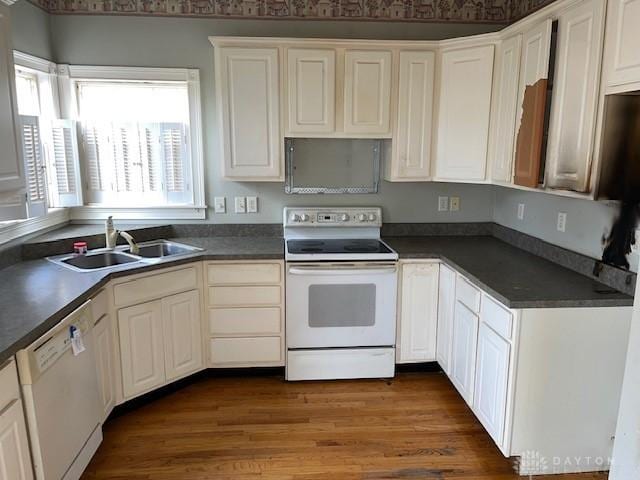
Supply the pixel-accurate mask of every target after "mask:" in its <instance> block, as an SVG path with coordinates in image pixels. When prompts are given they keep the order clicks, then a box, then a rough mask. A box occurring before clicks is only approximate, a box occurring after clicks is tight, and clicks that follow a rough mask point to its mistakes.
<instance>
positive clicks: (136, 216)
mask: <svg viewBox="0 0 640 480" xmlns="http://www.w3.org/2000/svg"><path fill="white" fill-rule="evenodd" d="M56 72H57V78H58V86H59V92H60V117H59V118H63V119H71V120H75V121H77V120H79V115H78V98H77V83H78V82H81V81H84V80H107V81H109V80H113V81H143V82H145V81H146V82H163V81H165V82H176V81H178V82H186V84H187V96H188V102H189V131H188V137H189V149H190V163H191V168H190V170H191V175H190V177H191V178H189V181H190V183H191V185H192V190H193V201H192V203H189V204H186V205H159V206H144V207H122V206H117V205H115V206H110V205H99V204H93V205H83V206H81V207H72V208H71V218H72V219H74V220H75V219H78V220H94V219H103V218H106V217H107V216H109V215H114V216H116V217H117V218H120V219H127V220H141V219H152V220H174V219H204V218H206V211H207V206H206V203H205V187H204V149H203V140H202V137H203V135H202V106H201V96H200V71H199V70H198V69H187V68H155V67H111V66H85V65H66V64H62V65H57V68H56ZM82 168H84V166H82ZM83 183H84V179H83ZM83 191H84V185H83Z"/></svg>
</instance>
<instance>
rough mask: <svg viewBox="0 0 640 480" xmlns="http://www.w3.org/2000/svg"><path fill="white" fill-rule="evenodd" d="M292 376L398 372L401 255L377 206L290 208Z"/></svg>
mask: <svg viewBox="0 0 640 480" xmlns="http://www.w3.org/2000/svg"><path fill="white" fill-rule="evenodd" d="M283 223H284V237H285V260H286V262H287V266H286V275H287V284H286V344H287V362H286V366H287V367H286V378H287V380H321V379H341V378H377V377H392V376H393V375H394V370H395V339H396V338H395V337H396V296H397V275H398V269H397V259H398V254H397V253H396V252H394V251H393V249H391V248H390V247H389V246H388V245H387V244H386V243H384V242H383V241H382V240H380V227H381V226H382V211H381V209H380V208H375V207H353V208H352V207H340V208H337V207H332V208H327V207H322V208H313V207H287V208H285V209H284V222H283Z"/></svg>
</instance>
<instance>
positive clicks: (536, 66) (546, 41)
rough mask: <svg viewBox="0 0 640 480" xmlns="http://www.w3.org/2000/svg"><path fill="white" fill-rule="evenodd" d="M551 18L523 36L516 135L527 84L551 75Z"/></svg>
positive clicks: (532, 83)
mask: <svg viewBox="0 0 640 480" xmlns="http://www.w3.org/2000/svg"><path fill="white" fill-rule="evenodd" d="M552 26H553V22H552V20H551V19H548V20H545V21H544V22H542V23H541V24H539V25H536V26H535V27H533V28H532V29H530V30H528V31H527V32H525V33H524V36H523V38H522V57H521V59H520V79H519V86H518V107H517V109H518V117H517V118H518V120H517V122H516V131H515V133H516V135H517V134H518V129H519V128H520V120H521V119H522V101H523V100H524V91H525V89H526V88H527V86H530V85H534V84H535V83H536V82H537V81H538V80H540V79H542V78H548V77H549V55H550V52H551V29H552Z"/></svg>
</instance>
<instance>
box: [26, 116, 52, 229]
mask: <svg viewBox="0 0 640 480" xmlns="http://www.w3.org/2000/svg"><path fill="white" fill-rule="evenodd" d="M20 135H21V140H22V155H23V158H24V164H25V174H26V181H27V216H28V217H37V216H41V215H44V214H45V213H46V212H47V191H46V188H45V185H46V178H45V171H44V161H43V158H42V157H43V153H42V140H41V134H40V125H39V122H38V117H36V116H32V115H20Z"/></svg>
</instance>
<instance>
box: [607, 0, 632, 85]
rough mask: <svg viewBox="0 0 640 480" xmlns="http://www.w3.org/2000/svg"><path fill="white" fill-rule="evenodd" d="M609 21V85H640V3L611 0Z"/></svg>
mask: <svg viewBox="0 0 640 480" xmlns="http://www.w3.org/2000/svg"><path fill="white" fill-rule="evenodd" d="M602 3H604V2H602ZM607 18H608V20H607V53H606V55H605V59H606V65H605V68H606V79H607V84H608V85H610V86H613V85H621V84H627V83H634V82H640V0H609V12H608V14H607Z"/></svg>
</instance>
